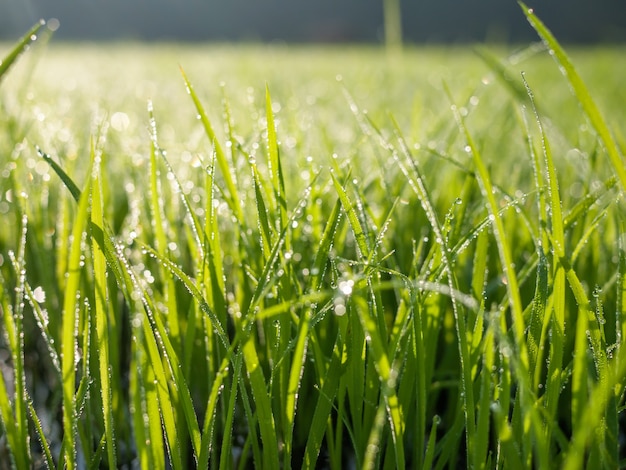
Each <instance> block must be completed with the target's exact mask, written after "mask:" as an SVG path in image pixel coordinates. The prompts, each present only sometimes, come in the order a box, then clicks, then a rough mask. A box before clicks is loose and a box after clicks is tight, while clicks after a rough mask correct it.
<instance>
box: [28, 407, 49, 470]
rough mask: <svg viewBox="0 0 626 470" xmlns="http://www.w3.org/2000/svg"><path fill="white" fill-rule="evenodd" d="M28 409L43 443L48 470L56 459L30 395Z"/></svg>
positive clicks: (40, 443) (40, 442) (40, 441)
mask: <svg viewBox="0 0 626 470" xmlns="http://www.w3.org/2000/svg"><path fill="white" fill-rule="evenodd" d="M28 411H29V413H30V419H31V421H32V422H33V425H34V426H35V432H36V433H37V437H38V438H39V445H41V448H42V449H43V454H44V457H45V463H46V467H47V468H48V470H53V469H54V468H55V466H54V459H53V458H52V452H50V445H49V443H48V440H47V439H46V435H45V434H44V432H43V428H42V427H41V421H40V420H39V417H38V416H37V412H36V411H35V407H34V406H33V401H32V400H31V399H30V397H29V398H28Z"/></svg>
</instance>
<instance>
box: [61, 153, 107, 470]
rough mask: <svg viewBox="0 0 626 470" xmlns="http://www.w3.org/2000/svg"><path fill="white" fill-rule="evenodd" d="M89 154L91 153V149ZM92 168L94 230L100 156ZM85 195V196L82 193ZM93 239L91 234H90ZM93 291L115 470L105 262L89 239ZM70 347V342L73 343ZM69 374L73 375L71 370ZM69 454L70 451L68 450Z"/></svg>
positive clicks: (99, 220) (100, 219)
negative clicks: (91, 255)
mask: <svg viewBox="0 0 626 470" xmlns="http://www.w3.org/2000/svg"><path fill="white" fill-rule="evenodd" d="M92 153H94V150H93V149H92ZM92 158H94V159H95V165H94V169H93V175H92V176H91V177H92V191H91V197H92V206H91V222H92V224H93V225H95V226H96V227H103V226H104V216H103V213H102V211H103V206H102V189H101V186H100V161H99V156H95V155H93V156H92ZM83 195H84V196H85V193H83ZM92 237H94V234H93V233H92ZM92 251H93V269H94V288H95V314H96V342H97V344H98V365H99V373H100V393H101V394H102V407H103V410H102V411H103V419H104V430H105V434H106V446H107V457H108V461H109V469H111V470H113V469H115V468H117V453H116V449H115V431H114V427H115V424H114V418H113V406H114V405H113V389H112V385H111V383H112V378H111V364H110V359H109V357H110V354H109V348H110V345H111V344H112V342H113V341H112V338H111V335H110V329H109V328H110V327H109V323H110V321H109V315H110V308H109V306H108V294H107V274H106V269H107V268H106V259H105V256H104V253H103V251H102V247H101V244H99V243H98V241H97V240H96V239H95V237H94V238H92ZM72 344H73V343H72ZM72 373H74V372H73V371H72ZM69 452H73V449H72V450H69Z"/></svg>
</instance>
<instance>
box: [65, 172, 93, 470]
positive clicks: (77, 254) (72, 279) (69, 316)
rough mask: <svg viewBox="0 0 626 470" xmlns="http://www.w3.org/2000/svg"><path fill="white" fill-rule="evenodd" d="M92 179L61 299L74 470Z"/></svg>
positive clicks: (68, 460)
mask: <svg viewBox="0 0 626 470" xmlns="http://www.w3.org/2000/svg"><path fill="white" fill-rule="evenodd" d="M91 184H92V179H91V178H87V181H86V183H85V188H84V189H83V192H82V194H81V195H80V197H79V200H78V212H77V214H76V218H75V220H74V224H73V227H72V243H71V246H70V250H69V252H70V256H69V260H68V272H67V282H66V284H65V293H64V296H63V299H64V300H63V333H62V343H61V358H62V359H61V369H62V377H63V427H64V430H65V432H64V440H65V442H66V446H65V450H66V453H65V457H64V459H65V465H66V467H67V468H70V469H73V468H76V454H75V452H76V445H75V442H74V436H75V435H76V408H75V406H76V402H75V393H76V358H75V354H76V331H77V326H78V311H79V309H80V295H81V291H80V282H81V277H82V272H83V269H82V268H81V266H82V265H83V264H84V262H83V260H82V257H83V243H84V240H85V231H86V229H87V224H88V222H89V206H90V203H91V201H90V198H91Z"/></svg>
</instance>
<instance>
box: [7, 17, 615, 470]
mask: <svg viewBox="0 0 626 470" xmlns="http://www.w3.org/2000/svg"><path fill="white" fill-rule="evenodd" d="M520 14H526V15H527V17H528V19H529V22H530V24H531V26H532V27H534V28H535V29H536V30H537V32H538V34H539V38H540V39H541V40H542V41H543V43H541V44H536V45H529V46H527V47H524V48H521V49H519V50H515V51H513V50H505V49H504V48H499V49H498V48H481V49H480V51H479V53H478V54H475V53H474V52H473V51H472V50H470V49H469V48H451V49H445V48H406V49H405V50H404V51H403V52H402V53H401V54H395V55H386V54H385V52H384V51H382V50H379V49H376V48H370V47H337V48H318V47H304V46H301V47H297V48H292V47H280V46H272V47H269V46H260V45H243V46H228V45H223V46H218V45H211V46H207V45H204V46H201V45H194V46H180V45H164V44H161V45H152V46H145V45H139V44H126V43H121V44H109V45H107V46H99V45H83V46H78V45H69V44H54V43H51V44H45V42H46V40H47V37H46V33H45V26H41V25H39V26H37V27H36V28H35V29H34V30H33V31H31V32H29V33H28V35H27V36H25V39H24V40H23V42H22V43H16V44H14V45H6V46H4V47H3V48H2V50H3V53H2V57H6V59H5V60H4V62H3V65H2V66H0V80H1V81H0V87H1V89H0V104H1V106H2V113H1V114H0V133H1V135H2V136H3V137H2V139H0V172H1V173H0V218H1V220H2V224H1V225H0V274H1V276H2V289H1V290H0V309H1V310H0V312H1V314H2V320H3V321H2V325H1V329H2V332H3V336H2V342H1V343H0V353H1V356H0V358H1V359H2V364H1V365H2V372H3V375H2V379H3V380H0V420H1V423H2V435H3V436H4V437H5V439H4V440H3V441H2V448H1V449H0V451H1V452H2V455H1V456H0V457H2V458H6V459H9V458H10V459H11V460H10V461H11V462H12V464H13V465H14V466H15V467H16V468H27V467H29V466H30V465H35V466H44V467H46V466H47V467H48V468H62V467H67V468H84V467H89V468H99V467H105V468H106V467H109V468H117V467H118V466H123V465H137V466H140V467H141V468H170V467H171V468H181V469H182V468H195V467H199V468H218V467H219V468H246V467H248V466H250V465H254V466H256V467H259V468H280V467H284V468H290V467H295V468H300V467H305V468H345V467H346V466H349V465H354V466H356V467H357V468H446V467H447V468H457V467H459V466H467V467H473V468H529V467H538V468H548V467H554V466H557V467H561V466H562V467H567V468H581V467H587V466H593V467H594V468H616V467H618V466H620V465H621V463H622V460H623V459H624V450H623V442H622V441H623V439H624V433H623V425H622V422H623V417H622V415H623V413H622V411H623V406H624V403H623V398H624V377H625V374H626V356H625V355H626V352H625V351H626V350H625V349H624V348H622V347H621V344H622V339H623V337H624V334H626V321H625V317H624V314H625V313H626V301H625V297H624V291H625V290H626V281H625V280H624V271H625V269H626V252H625V247H624V230H625V225H624V215H623V214H624V202H623V200H622V195H623V191H624V184H626V179H625V178H624V163H623V161H624V160H623V153H624V148H625V147H626V144H625V140H624V135H623V131H622V130H621V127H623V107H624V104H625V103H626V96H625V95H624V90H623V86H622V83H621V77H623V76H624V72H625V71H624V67H626V65H625V64H626V61H624V60H622V59H623V52H622V51H621V50H620V49H618V48H615V49H611V48H604V49H573V50H571V51H568V52H566V51H565V50H564V49H563V47H562V46H561V45H559V44H558V42H557V40H556V39H555V38H553V37H552V36H551V34H550V33H549V31H548V30H547V28H546V27H545V26H544V25H542V24H541V22H540V21H539V20H538V19H537V18H536V17H535V16H534V14H532V13H528V12H527V10H526V9H524V12H523V13H520ZM531 26H529V27H531ZM36 34H38V35H39V39H40V40H41V39H42V37H43V39H44V41H43V43H44V44H39V43H38V42H37V41H35V42H34V43H33V44H30V49H29V50H28V51H26V52H25V53H24V54H23V55H21V56H20V55H19V54H18V52H22V50H23V49H24V48H25V47H26V46H27V45H29V43H31V42H32V41H34V40H35V38H34V35H36ZM44 46H45V47H44ZM565 49H567V48H565ZM11 51H13V52H14V53H12V52H11ZM18 59H19V60H18ZM554 59H556V63H555V60H554ZM181 72H182V73H181Z"/></svg>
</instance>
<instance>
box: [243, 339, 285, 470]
mask: <svg viewBox="0 0 626 470" xmlns="http://www.w3.org/2000/svg"><path fill="white" fill-rule="evenodd" d="M242 353H243V358H244V362H245V364H246V370H247V372H248V377H249V380H250V387H251V388H252V396H253V397H254V403H255V405H256V417H257V421H258V423H259V429H260V432H261V440H262V442H263V466H264V467H265V468H279V458H278V442H277V439H276V425H275V424H274V415H273V413H272V406H271V403H270V397H269V395H268V392H267V385H266V383H265V378H264V376H263V369H262V368H261V366H260V360H259V356H258V354H257V350H256V346H255V344H254V338H252V337H251V338H248V339H247V340H246V342H245V343H244V344H243V346H242Z"/></svg>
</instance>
